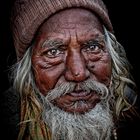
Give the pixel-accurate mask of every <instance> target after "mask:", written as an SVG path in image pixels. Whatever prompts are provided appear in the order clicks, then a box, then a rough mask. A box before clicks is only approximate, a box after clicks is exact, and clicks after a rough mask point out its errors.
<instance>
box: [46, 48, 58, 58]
mask: <svg viewBox="0 0 140 140" xmlns="http://www.w3.org/2000/svg"><path fill="white" fill-rule="evenodd" d="M59 54H61V51H60V50H59V49H50V50H48V51H46V52H45V55H47V56H48V57H57V56H58V55H59Z"/></svg>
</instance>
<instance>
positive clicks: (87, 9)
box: [10, 0, 136, 140]
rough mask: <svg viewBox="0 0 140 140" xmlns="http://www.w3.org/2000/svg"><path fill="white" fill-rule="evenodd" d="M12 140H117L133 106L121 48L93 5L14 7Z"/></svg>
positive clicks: (79, 0) (20, 3) (82, 1)
mask: <svg viewBox="0 0 140 140" xmlns="http://www.w3.org/2000/svg"><path fill="white" fill-rule="evenodd" d="M11 21H12V24H11V25H12V31H13V39H14V45H15V49H16V54H17V64H16V65H15V66H14V67H13V69H12V75H11V77H12V79H13V88H12V89H10V92H12V93H16V94H19V95H20V112H21V113H20V122H18V123H17V125H18V126H19V134H18V140H23V139H25V140H110V139H117V133H116V129H117V120H119V118H120V117H121V116H122V114H123V115H125V112H127V111H128V110H132V109H133V105H134V103H135V101H136V93H135V83H134V82H133V81H132V79H131V75H130V72H129V62H128V61H127V58H126V55H125V51H124V49H123V47H122V46H121V45H120V44H119V43H118V42H117V40H116V38H115V36H114V35H113V28H112V24H111V22H110V19H109V16H108V13H107V9H106V7H105V5H104V3H103V2H102V1H101V0H17V1H16V2H15V6H14V7H13V12H12V17H11Z"/></svg>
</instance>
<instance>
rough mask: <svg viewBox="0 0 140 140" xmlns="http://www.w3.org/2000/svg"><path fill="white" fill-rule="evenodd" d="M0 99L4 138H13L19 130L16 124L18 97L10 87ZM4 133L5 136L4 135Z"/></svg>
mask: <svg viewBox="0 0 140 140" xmlns="http://www.w3.org/2000/svg"><path fill="white" fill-rule="evenodd" d="M1 95H2V97H1V99H0V114H1V116H0V117H1V120H2V124H1V127H2V129H1V130H3V131H2V132H3V134H2V135H4V137H5V136H7V137H11V140H12V138H13V139H14V137H15V136H16V135H17V132H18V130H19V125H18V123H19V122H20V96H19V94H18V93H17V92H16V91H15V90H14V89H13V88H12V87H11V88H9V89H8V90H7V91H5V92H3V93H2V94H1ZM4 133H6V134H4Z"/></svg>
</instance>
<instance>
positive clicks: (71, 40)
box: [32, 9, 111, 113]
mask: <svg viewBox="0 0 140 140" xmlns="http://www.w3.org/2000/svg"><path fill="white" fill-rule="evenodd" d="M32 66H33V71H34V75H35V81H36V85H37V87H38V88H39V90H40V92H41V93H42V94H43V95H44V96H46V95H47V94H48V92H49V91H50V90H52V89H54V88H56V87H58V86H60V85H62V84H65V83H67V82H72V83H75V85H76V86H75V89H74V90H73V91H72V92H70V93H67V94H65V95H63V96H60V97H58V98H56V99H55V100H54V101H52V102H53V104H55V105H56V106H58V107H59V108H61V109H63V110H65V111H67V112H72V113H73V112H77V113H83V112H87V111H89V110H91V109H93V108H94V107H95V105H96V104H97V103H98V102H100V96H99V95H98V94H96V92H94V91H90V92H87V91H86V90H83V88H81V87H80V84H81V83H82V82H84V81H86V80H93V81H97V82H100V83H103V84H105V85H106V86H107V87H108V86H109V83H110V78H111V58H110V55H109V53H108V50H107V47H106V45H105V38H104V33H103V28H102V25H101V23H100V22H99V20H98V19H97V17H96V16H95V15H94V14H93V13H91V12H89V11H87V10H84V9H69V10H65V11H61V12H59V13H58V14H55V15H53V16H52V17H50V18H49V19H48V20H47V21H46V22H44V24H43V25H42V26H41V28H40V29H39V32H38V34H37V37H36V40H35V45H34V47H33V54H32ZM79 101H84V105H80V104H77V106H76V107H73V104H74V103H76V102H79Z"/></svg>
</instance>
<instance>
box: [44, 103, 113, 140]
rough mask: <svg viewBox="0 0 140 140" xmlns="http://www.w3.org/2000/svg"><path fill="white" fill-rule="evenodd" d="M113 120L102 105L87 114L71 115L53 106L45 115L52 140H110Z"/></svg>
mask: <svg viewBox="0 0 140 140" xmlns="http://www.w3.org/2000/svg"><path fill="white" fill-rule="evenodd" d="M112 120H113V119H112V115H111V114H110V113H109V110H108V109H107V108H105V107H104V106H103V105H102V103H99V104H97V105H96V106H95V108H94V109H92V110H91V111H90V112H88V113H85V114H76V113H75V114H71V113H68V112H65V111H63V110H61V109H59V108H58V107H56V106H54V105H52V104H51V105H50V107H47V108H46V110H45V115H44V121H45V122H46V123H47V124H48V125H49V128H50V130H51V133H52V140H110V137H111V131H112V128H113V125H114V124H113V121H112Z"/></svg>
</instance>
